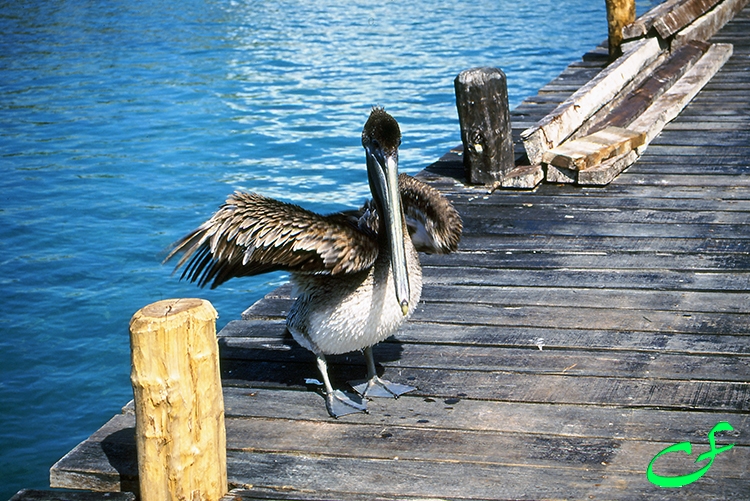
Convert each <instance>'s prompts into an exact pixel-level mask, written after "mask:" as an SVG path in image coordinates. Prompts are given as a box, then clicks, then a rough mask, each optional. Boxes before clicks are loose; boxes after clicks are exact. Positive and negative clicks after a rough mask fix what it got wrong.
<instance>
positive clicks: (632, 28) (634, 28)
mask: <svg viewBox="0 0 750 501" xmlns="http://www.w3.org/2000/svg"><path fill="white" fill-rule="evenodd" d="M684 1H685V0H666V1H665V2H662V3H660V4H658V5H657V6H656V7H654V8H652V9H651V10H649V11H648V12H646V13H645V14H643V15H642V16H640V17H639V18H638V19H636V20H635V22H633V23H631V24H629V25H627V26H624V27H623V28H622V38H623V40H632V39H634V38H641V37H642V36H645V35H646V34H647V33H648V32H649V31H651V28H652V27H653V25H654V22H655V21H656V20H657V19H659V18H660V17H662V16H664V15H665V14H667V13H668V12H669V11H670V10H671V9H673V8H674V7H675V6H677V5H679V4H680V3H681V2H684Z"/></svg>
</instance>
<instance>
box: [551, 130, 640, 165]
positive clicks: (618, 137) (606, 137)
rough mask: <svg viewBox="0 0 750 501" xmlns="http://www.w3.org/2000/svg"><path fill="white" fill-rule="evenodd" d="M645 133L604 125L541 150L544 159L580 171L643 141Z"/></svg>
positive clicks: (626, 150)
mask: <svg viewBox="0 0 750 501" xmlns="http://www.w3.org/2000/svg"><path fill="white" fill-rule="evenodd" d="M645 136H646V135H645V133H643V132H633V131H630V130H628V129H623V128H620V127H607V128H605V129H602V130H600V131H598V132H595V133H593V134H590V135H588V136H584V137H581V138H578V139H574V140H572V141H566V142H564V143H563V144H561V145H560V146H558V147H557V148H553V149H551V150H549V151H546V152H545V153H544V157H543V162H544V163H546V164H549V165H554V166H555V167H564V168H566V169H571V170H583V169H588V168H590V167H594V166H595V165H598V164H600V163H602V162H603V161H604V160H607V159H609V158H611V157H613V156H618V155H624V154H626V153H628V152H630V151H631V150H633V149H635V148H637V147H638V146H640V145H642V144H643V141H644V139H645Z"/></svg>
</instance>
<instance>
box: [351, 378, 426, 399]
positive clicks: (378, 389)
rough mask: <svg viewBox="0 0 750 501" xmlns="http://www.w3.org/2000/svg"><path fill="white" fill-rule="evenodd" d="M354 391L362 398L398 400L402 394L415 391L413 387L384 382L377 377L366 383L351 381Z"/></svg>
mask: <svg viewBox="0 0 750 501" xmlns="http://www.w3.org/2000/svg"><path fill="white" fill-rule="evenodd" d="M349 384H351V385H352V388H354V391H356V392H357V393H359V394H360V395H362V396H363V397H368V398H372V397H383V398H398V397H399V396H400V395H403V394H404V393H408V392H410V391H414V390H416V388H415V387H414V386H408V385H405V384H400V383H393V382H391V381H386V380H385V379H381V378H379V377H378V376H373V377H371V378H370V379H368V380H366V381H351V382H350V383H349Z"/></svg>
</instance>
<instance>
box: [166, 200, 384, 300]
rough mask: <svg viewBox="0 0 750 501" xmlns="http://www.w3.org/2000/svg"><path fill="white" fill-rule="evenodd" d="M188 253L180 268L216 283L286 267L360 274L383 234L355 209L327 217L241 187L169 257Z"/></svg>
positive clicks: (198, 279) (372, 259) (193, 279)
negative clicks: (365, 224) (373, 229)
mask: <svg viewBox="0 0 750 501" xmlns="http://www.w3.org/2000/svg"><path fill="white" fill-rule="evenodd" d="M179 253H184V255H183V256H182V258H181V259H180V261H179V262H178V263H177V266H176V267H175V270H176V269H178V268H180V267H181V266H183V265H185V263H188V264H187V266H186V267H185V269H184V271H183V273H182V278H188V279H189V280H190V281H191V282H198V284H199V285H200V286H201V287H203V286H205V285H206V284H208V283H209V282H210V283H211V288H214V287H216V286H218V285H220V284H222V283H224V282H226V281H227V280H229V279H230V278H233V277H241V276H249V275H257V274H259V273H265V272H268V271H276V270H285V271H297V272H308V273H328V274H340V273H355V272H357V271H361V270H364V269H367V268H369V267H370V266H372V264H373V263H374V262H375V258H376V257H377V255H378V245H377V237H376V235H374V234H373V233H371V232H370V231H369V230H368V229H367V228H365V227H362V225H360V223H359V221H358V218H357V216H356V214H355V213H339V214H331V215H328V216H321V215H319V214H315V213H314V212H310V211H308V210H305V209H303V208H302V207H299V206H298V205H294V204H289V203H285V202H280V201H278V200H274V199H272V198H268V197H264V196H262V195H257V194H254V193H240V192H236V193H234V194H233V195H230V196H229V198H228V199H227V201H226V203H225V204H224V205H222V206H221V208H220V209H219V210H218V211H217V212H216V213H215V214H214V215H213V216H212V217H211V219H209V220H208V221H206V222H205V223H203V224H202V225H201V226H199V227H198V228H197V229H196V230H194V231H193V232H191V233H190V234H188V235H186V236H185V237H183V238H182V239H181V240H179V241H178V242H176V243H175V247H174V249H173V250H172V251H171V252H170V253H169V255H168V256H167V258H166V259H165V261H167V260H169V259H171V258H172V257H174V256H175V255H176V254H179Z"/></svg>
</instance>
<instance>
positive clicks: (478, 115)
mask: <svg viewBox="0 0 750 501" xmlns="http://www.w3.org/2000/svg"><path fill="white" fill-rule="evenodd" d="M454 85H455V88H456V107H457V108H458V120H459V122H460V124H461V141H462V142H463V145H464V153H463V156H464V171H465V173H466V180H467V181H468V182H469V183H472V184H484V185H489V186H496V185H497V184H498V183H500V182H501V181H502V180H503V178H504V177H505V176H506V175H507V174H508V173H509V172H510V171H512V170H513V169H514V168H515V160H514V158H513V138H512V136H511V129H510V112H509V109H508V85H507V82H506V78H505V73H503V72H502V70H499V69H498V68H472V69H469V70H465V71H462V72H461V73H460V74H459V75H458V76H457V77H456V80H455V81H454Z"/></svg>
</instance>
